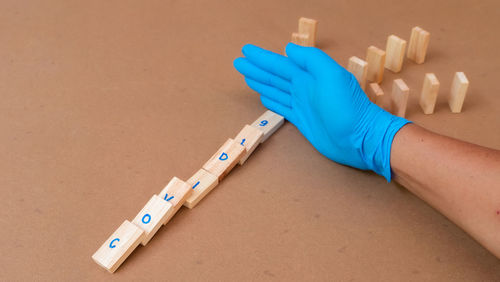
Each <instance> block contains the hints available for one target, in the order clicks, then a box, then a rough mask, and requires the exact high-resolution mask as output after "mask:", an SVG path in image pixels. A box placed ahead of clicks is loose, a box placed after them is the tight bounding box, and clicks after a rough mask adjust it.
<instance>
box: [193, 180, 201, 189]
mask: <svg viewBox="0 0 500 282" xmlns="http://www.w3.org/2000/svg"><path fill="white" fill-rule="evenodd" d="M199 184H200V181H198V182H196V184H194V185H193V189H194V188H196V186H198V185H199Z"/></svg>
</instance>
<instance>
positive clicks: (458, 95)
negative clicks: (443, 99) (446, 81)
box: [448, 72, 469, 113]
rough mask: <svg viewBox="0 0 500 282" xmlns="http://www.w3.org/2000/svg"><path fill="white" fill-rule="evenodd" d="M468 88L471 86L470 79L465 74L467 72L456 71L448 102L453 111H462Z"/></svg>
mask: <svg viewBox="0 0 500 282" xmlns="http://www.w3.org/2000/svg"><path fill="white" fill-rule="evenodd" d="M467 88H469V80H468V79H467V77H466V76H465V73H463V72H457V73H455V77H454V78H453V82H452V84H451V91H450V96H449V98H448V104H449V105H450V109H451V112H452V113H460V112H461V111H462V106H463V104H464V100H465V95H466V94H467Z"/></svg>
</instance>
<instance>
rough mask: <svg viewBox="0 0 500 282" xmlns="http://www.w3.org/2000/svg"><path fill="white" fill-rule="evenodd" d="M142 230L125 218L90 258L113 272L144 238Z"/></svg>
mask: <svg viewBox="0 0 500 282" xmlns="http://www.w3.org/2000/svg"><path fill="white" fill-rule="evenodd" d="M144 236H145V235H144V230H142V229H140V228H139V227H137V226H136V225H135V224H133V223H131V222H130V221H128V220H125V221H124V222H123V223H122V225H120V227H118V229H116V231H115V232H114V233H113V234H112V235H111V237H109V238H108V240H106V242H104V244H102V246H101V247H100V248H99V249H98V250H97V251H96V252H95V253H94V255H92V259H93V260H94V261H95V262H96V263H97V264H99V265H100V266H102V267H103V268H105V269H106V270H107V271H109V272H111V273H113V272H115V270H116V269H117V268H118V267H119V266H120V265H121V264H122V263H123V262H124V261H125V259H126V258H127V257H128V256H129V255H130V254H131V253H132V252H133V251H134V249H135V248H136V247H137V246H138V245H139V243H140V242H141V241H142V240H143V238H144Z"/></svg>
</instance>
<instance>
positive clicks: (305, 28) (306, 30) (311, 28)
mask: <svg viewBox="0 0 500 282" xmlns="http://www.w3.org/2000/svg"><path fill="white" fill-rule="evenodd" d="M317 26H318V21H317V20H313V19H308V18H304V17H302V18H300V19H299V34H304V35H307V44H306V45H304V46H309V47H314V45H315V44H316V30H317Z"/></svg>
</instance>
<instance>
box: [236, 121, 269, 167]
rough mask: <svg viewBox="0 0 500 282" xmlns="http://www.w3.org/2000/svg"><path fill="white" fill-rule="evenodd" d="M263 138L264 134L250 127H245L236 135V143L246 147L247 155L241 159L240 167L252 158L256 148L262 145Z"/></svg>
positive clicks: (244, 154)
mask: <svg viewBox="0 0 500 282" xmlns="http://www.w3.org/2000/svg"><path fill="white" fill-rule="evenodd" d="M262 137H264V133H263V132H262V131H260V130H259V129H257V128H255V127H253V126H250V125H245V127H243V129H242V130H241V131H240V133H238V135H236V137H235V138H234V141H236V142H238V143H239V144H240V145H242V146H244V147H245V153H243V156H242V157H241V159H240V165H242V164H243V163H244V162H245V161H246V160H247V159H248V157H250V155H251V154H252V152H253V151H254V150H255V148H257V146H258V145H259V144H260V140H261V139H262Z"/></svg>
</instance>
